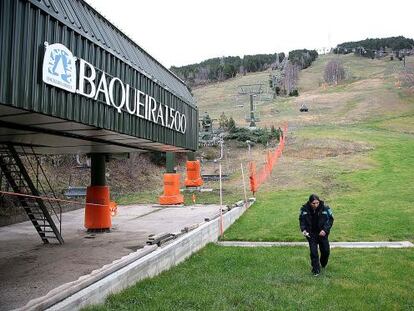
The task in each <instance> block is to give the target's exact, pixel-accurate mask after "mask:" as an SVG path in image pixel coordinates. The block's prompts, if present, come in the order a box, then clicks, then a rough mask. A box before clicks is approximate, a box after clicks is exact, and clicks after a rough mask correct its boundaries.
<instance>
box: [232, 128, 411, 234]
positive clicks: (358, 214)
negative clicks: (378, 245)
mask: <svg viewBox="0 0 414 311" xmlns="http://www.w3.org/2000/svg"><path fill="white" fill-rule="evenodd" d="M302 134H303V135H305V136H306V137H308V138H309V139H314V138H316V137H326V138H331V137H334V138H347V139H350V137H352V139H354V140H356V141H368V142H370V143H371V144H374V145H375V150H374V151H371V152H369V153H367V154H366V157H368V158H370V159H371V160H372V161H373V163H375V167H373V168H370V169H362V170H356V171H352V172H349V171H346V170H341V169H340V168H339V167H336V166H337V165H339V164H338V163H336V162H333V163H329V162H327V161H326V162H324V163H323V164H322V165H321V167H319V169H321V170H322V171H327V170H331V171H333V172H334V173H332V172H331V173H330V175H331V179H333V182H332V180H331V181H330V182H331V183H333V184H334V185H335V189H328V190H329V192H330V196H329V200H328V204H330V206H331V207H332V208H333V211H334V216H335V219H336V220H335V224H334V228H333V230H332V234H331V239H332V240H336V241H384V240H385V241H387V240H391V241H392V240H411V241H414V231H413V230H412V228H414V208H413V205H412V202H414V192H413V189H414V178H413V171H414V170H413V163H414V156H413V155H414V139H413V137H412V135H404V134H395V133H390V132H388V131H384V130H377V129H355V130H352V129H350V130H345V131H344V130H342V131H341V129H338V128H337V129H333V128H329V127H327V128H313V129H312V130H310V129H308V131H307V132H303V133H302ZM330 166H333V167H330ZM304 178H305V177H304ZM312 192H316V191H315V189H312V188H307V189H292V190H287V191H283V192H281V191H279V192H265V193H260V191H259V194H258V197H257V204H256V205H254V206H253V207H252V208H251V209H250V210H249V211H247V212H246V213H245V215H244V216H243V217H242V218H240V219H239V220H238V221H237V222H236V223H235V224H234V225H233V226H232V227H231V228H230V229H229V230H227V231H226V233H225V236H224V239H226V240H246V241H296V240H301V239H302V237H301V236H300V234H299V229H298V212H299V208H300V206H301V205H302V204H303V203H304V201H306V198H307V196H308V195H309V194H310V193H312Z"/></svg>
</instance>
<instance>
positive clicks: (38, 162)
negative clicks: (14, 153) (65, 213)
mask: <svg viewBox="0 0 414 311" xmlns="http://www.w3.org/2000/svg"><path fill="white" fill-rule="evenodd" d="M20 147H21V149H22V151H23V153H24V155H25V157H26V159H28V163H29V165H30V167H31V169H32V171H33V173H34V174H36V170H35V168H34V167H33V164H32V162H31V161H30V159H29V155H28V154H27V152H26V150H25V149H24V147H23V146H20ZM30 148H31V150H32V154H33V156H34V158H35V159H36V164H37V167H40V171H41V173H42V175H43V177H44V179H45V180H46V183H47V185H48V187H49V189H50V191H51V193H52V195H53V197H54V198H57V197H56V193H55V192H54V190H53V188H52V186H51V184H50V182H49V179H48V178H47V175H46V173H45V171H44V170H43V167H42V165H41V163H40V161H39V158H38V156H37V154H36V153H35V151H34V149H33V147H32V146H30ZM36 179H37V181H38V183H39V185H40V187H41V189H42V191H43V193H44V194H46V190H45V188H44V187H43V184H42V182H41V181H40V179H39V178H38V173H37V175H36ZM47 202H48V205H49V206H50V208H51V210H52V211H53V213H54V214H55V216H56V218H57V219H58V221H59V232H60V233H62V206H61V205H60V203H59V202H56V203H57V205H58V208H59V215H58V213H57V212H56V210H55V208H54V206H53V204H52V203H51V202H50V201H49V200H47Z"/></svg>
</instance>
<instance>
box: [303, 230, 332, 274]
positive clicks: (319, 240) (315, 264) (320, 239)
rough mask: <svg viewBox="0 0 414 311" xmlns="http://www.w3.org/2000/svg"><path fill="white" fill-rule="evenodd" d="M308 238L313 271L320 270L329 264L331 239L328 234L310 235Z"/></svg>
mask: <svg viewBox="0 0 414 311" xmlns="http://www.w3.org/2000/svg"><path fill="white" fill-rule="evenodd" d="M307 239H308V242H309V250H310V259H311V264H312V270H313V271H320V269H321V267H320V266H322V267H325V266H326V265H327V264H328V259H329V253H330V249H329V240H328V237H327V236H319V235H317V234H312V233H311V235H310V237H309V238H307ZM318 245H319V250H320V251H321V259H320V260H319V252H318Z"/></svg>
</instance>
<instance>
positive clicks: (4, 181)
mask: <svg viewBox="0 0 414 311" xmlns="http://www.w3.org/2000/svg"><path fill="white" fill-rule="evenodd" d="M29 149H30V150H29ZM19 154H20V155H19ZM23 157H24V162H25V163H26V167H27V168H28V169H26V167H25V165H24V163H23V161H22V158H23ZM29 172H30V173H29ZM31 176H33V177H34V178H35V183H34V181H33V179H32V177H31ZM40 176H41V177H42V178H39V177H40ZM41 179H42V180H43V182H41ZM0 186H1V189H2V190H3V189H9V190H13V192H14V193H15V194H16V196H13V197H14V198H15V199H14V202H15V204H17V205H19V206H21V207H23V208H24V210H25V212H26V214H27V216H29V219H30V221H31V222H32V224H33V226H34V227H35V229H36V231H37V233H38V234H39V236H40V238H41V239H42V241H43V243H45V244H49V243H50V242H52V241H54V242H55V243H56V242H58V243H60V244H63V243H64V241H63V238H62V234H61V233H62V208H61V206H60V204H59V202H56V201H54V202H53V204H52V202H51V201H50V200H48V199H45V198H44V197H54V198H56V195H55V193H54V192H53V189H52V187H51V185H50V183H49V181H48V179H47V177H46V175H45V172H44V170H43V168H42V166H41V163H40V160H39V157H38V156H37V155H36V154H35V152H34V150H33V148H31V147H24V146H13V145H10V144H2V145H0ZM46 186H47V189H48V191H47V192H46V191H45V188H46ZM4 191H5V190H4ZM10 192H11V191H10ZM30 196H34V197H30ZM56 209H58V211H59V212H56ZM56 224H58V226H57V225H56Z"/></svg>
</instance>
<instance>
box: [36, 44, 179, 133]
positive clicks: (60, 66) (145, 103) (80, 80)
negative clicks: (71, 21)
mask: <svg viewBox="0 0 414 311" xmlns="http://www.w3.org/2000/svg"><path fill="white" fill-rule="evenodd" d="M45 47H46V51H45V55H44V58H43V73H42V77H43V82H45V83H47V84H49V85H52V86H55V87H58V88H61V89H63V90H66V91H68V92H72V93H77V94H79V95H82V96H85V97H87V98H90V99H93V100H95V101H102V102H104V103H105V104H106V105H108V106H111V107H113V108H115V109H116V111H117V112H118V113H128V114H131V115H135V116H137V117H139V118H142V119H146V120H148V121H151V122H153V123H155V124H158V125H161V126H163V127H166V128H169V129H171V130H174V131H177V132H179V133H183V134H185V132H186V129H187V118H186V115H185V114H184V113H182V112H180V111H179V110H176V109H174V108H172V107H169V106H167V105H165V104H163V103H161V102H157V101H156V100H155V98H154V97H152V96H150V95H148V94H146V93H144V92H142V91H140V90H139V89H136V88H134V87H133V86H131V85H129V84H127V83H125V82H123V81H122V80H121V79H119V78H117V77H113V76H111V75H109V74H108V73H106V72H104V71H102V70H100V69H98V68H95V67H94V66H93V65H92V64H90V63H88V62H87V61H85V60H84V59H82V58H76V57H74V56H73V53H72V52H71V51H70V50H69V49H68V48H67V47H66V46H64V45H63V44H60V43H54V44H50V45H49V44H48V43H47V42H45ZM76 62H79V65H76Z"/></svg>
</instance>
